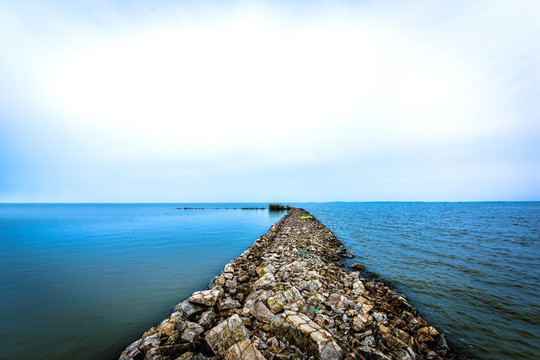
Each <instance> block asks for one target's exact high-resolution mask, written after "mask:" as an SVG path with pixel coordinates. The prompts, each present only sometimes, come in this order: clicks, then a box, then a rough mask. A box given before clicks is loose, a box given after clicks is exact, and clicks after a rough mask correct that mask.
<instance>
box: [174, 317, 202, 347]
mask: <svg viewBox="0 0 540 360" xmlns="http://www.w3.org/2000/svg"><path fill="white" fill-rule="evenodd" d="M203 331H204V329H203V327H202V326H201V325H199V324H197V323H193V322H187V323H186V326H185V327H184V330H183V332H182V336H181V337H180V338H181V339H182V341H184V342H188V343H193V342H195V341H196V339H197V338H198V337H199V335H201V334H202V332H203Z"/></svg>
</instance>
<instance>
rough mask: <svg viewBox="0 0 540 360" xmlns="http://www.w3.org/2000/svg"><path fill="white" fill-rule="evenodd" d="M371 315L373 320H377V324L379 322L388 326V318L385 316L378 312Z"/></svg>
mask: <svg viewBox="0 0 540 360" xmlns="http://www.w3.org/2000/svg"><path fill="white" fill-rule="evenodd" d="M372 315H373V318H374V319H375V320H377V321H378V322H380V323H381V324H383V325H388V317H386V315H385V314H383V313H380V312H374V313H373V314H372Z"/></svg>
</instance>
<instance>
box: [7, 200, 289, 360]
mask: <svg viewBox="0 0 540 360" xmlns="http://www.w3.org/2000/svg"><path fill="white" fill-rule="evenodd" d="M227 205H229V204H227ZM234 205H235V204H231V206H234ZM261 205H262V206H264V205H265V204H261ZM190 206H200V205H197V204H191V205H190ZM204 206H209V204H204ZM217 206H223V205H219V204H218V205H217ZM175 207H176V205H174V204H172V205H171V204H120V205H111V204H91V205H90V204H83V205H80V204H68V205H65V204H61V205H60V204H57V205H39V204H32V205H22V204H21V205H9V204H0V248H1V249H2V250H1V252H0V294H1V297H0V319H1V321H0V359H116V358H118V355H119V354H120V352H121V351H122V350H123V348H124V347H125V346H126V345H128V344H129V343H130V342H131V341H134V340H135V339H137V338H138V337H140V335H141V334H142V332H144V331H145V329H147V328H149V327H151V326H153V325H155V323H156V322H158V321H160V320H161V319H162V318H164V317H165V316H166V315H167V314H168V312H169V311H170V310H171V309H172V307H173V306H174V305H175V304H176V303H177V302H179V301H180V300H182V299H183V298H185V297H186V296H187V295H188V294H190V293H191V292H193V291H196V290H199V289H202V288H204V287H205V286H206V285H207V284H208V283H209V281H210V280H211V279H212V277H213V276H215V275H216V274H218V273H219V272H220V271H221V270H222V269H223V267H224V265H225V264H226V263H227V262H228V261H229V260H230V259H232V258H234V257H236V256H238V255H239V254H241V253H242V252H243V251H244V250H245V248H246V247H247V246H248V245H249V244H251V243H252V242H253V241H254V240H255V239H256V238H257V237H258V236H260V235H261V234H263V233H265V232H266V231H267V230H268V228H269V227H270V226H271V225H272V224H273V223H274V222H275V221H277V220H278V219H279V218H280V216H281V215H271V214H269V213H268V211H264V210H249V211H248V210H216V209H212V210H177V209H176V208H175Z"/></svg>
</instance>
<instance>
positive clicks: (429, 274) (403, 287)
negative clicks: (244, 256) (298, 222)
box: [304, 202, 540, 359]
mask: <svg viewBox="0 0 540 360" xmlns="http://www.w3.org/2000/svg"><path fill="white" fill-rule="evenodd" d="M304 208H305V209H306V210H308V211H310V212H311V213H312V214H313V215H315V216H316V217H317V218H318V219H319V220H320V221H322V222H323V223H324V224H325V225H326V226H327V227H328V228H330V229H331V230H332V231H333V232H334V234H335V235H336V236H337V237H338V238H339V239H340V240H341V241H342V242H343V243H345V244H346V245H347V247H348V248H350V249H351V250H353V251H354V252H355V253H356V259H354V260H355V261H358V262H360V263H362V264H363V265H365V267H366V268H367V270H369V271H371V272H374V273H376V274H377V275H379V276H380V277H381V278H383V279H385V280H387V281H389V282H390V283H391V285H392V286H393V287H394V288H397V289H398V290H400V291H402V292H404V293H405V294H406V295H407V298H408V299H409V300H410V301H411V302H412V304H414V305H415V306H416V307H417V308H418V309H419V310H420V311H421V313H422V314H423V315H424V316H425V317H426V318H427V319H428V320H429V321H430V322H432V323H433V324H435V325H436V326H438V327H439V328H441V329H443V330H444V331H445V332H446V333H447V334H448V337H449V338H450V339H451V340H452V341H453V342H454V343H456V344H458V345H459V346H460V348H462V349H463V350H465V351H466V352H468V353H469V354H471V355H473V356H476V357H478V358H484V359H538V358H539V354H540V300H539V299H540V203H538V202H535V203H336V204H304Z"/></svg>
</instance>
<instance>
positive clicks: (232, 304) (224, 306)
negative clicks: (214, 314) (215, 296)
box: [218, 298, 242, 311]
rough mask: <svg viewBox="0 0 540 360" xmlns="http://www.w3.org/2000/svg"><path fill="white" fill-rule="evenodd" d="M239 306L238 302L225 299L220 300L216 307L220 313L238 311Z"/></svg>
mask: <svg viewBox="0 0 540 360" xmlns="http://www.w3.org/2000/svg"><path fill="white" fill-rule="evenodd" d="M240 306H242V305H240V302H238V300H234V299H230V298H225V299H223V300H221V301H220V302H219V305H218V307H219V310H220V311H223V310H230V309H238V308H239V307H240Z"/></svg>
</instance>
